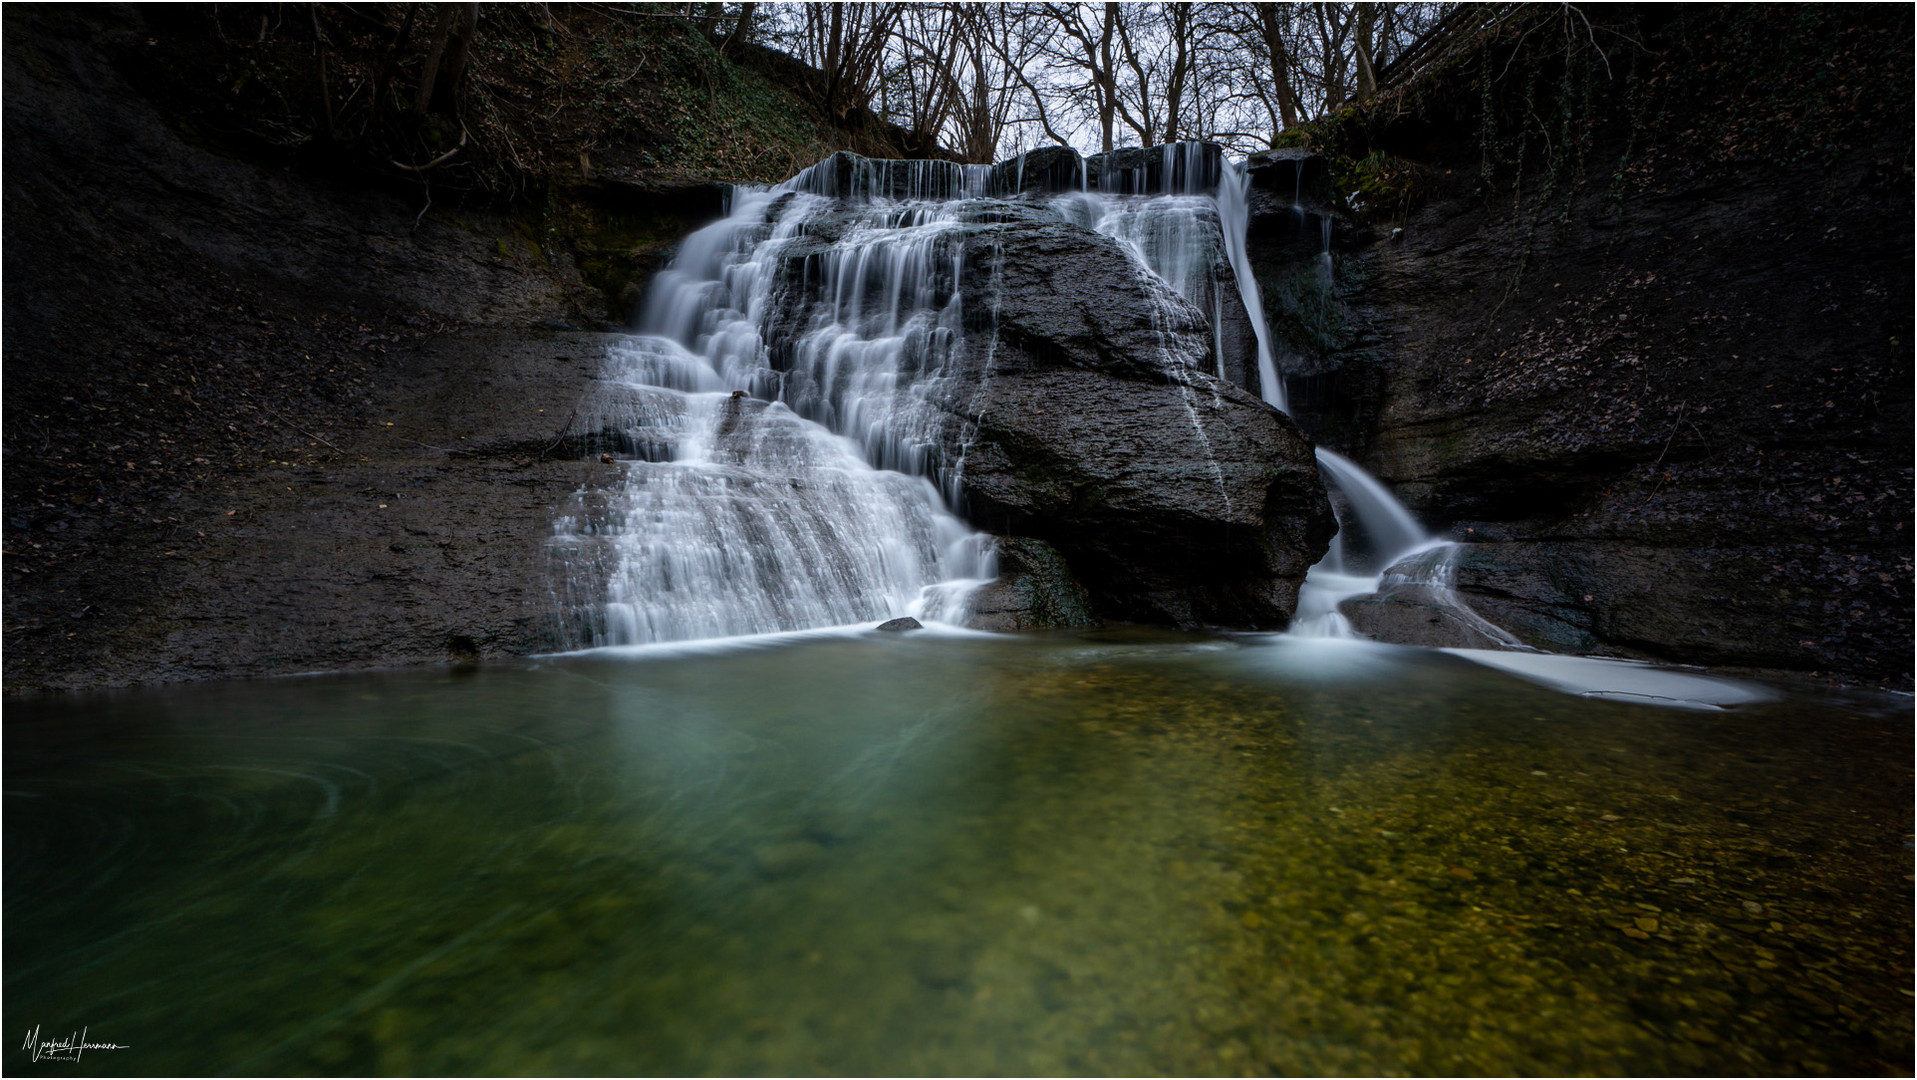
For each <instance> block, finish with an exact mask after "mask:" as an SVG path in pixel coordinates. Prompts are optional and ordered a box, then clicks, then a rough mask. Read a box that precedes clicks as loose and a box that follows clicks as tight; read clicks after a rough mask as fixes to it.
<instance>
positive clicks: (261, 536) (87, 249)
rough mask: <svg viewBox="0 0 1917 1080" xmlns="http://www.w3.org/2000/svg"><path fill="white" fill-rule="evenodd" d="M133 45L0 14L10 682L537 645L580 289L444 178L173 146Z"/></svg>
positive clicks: (82, 683) (566, 486)
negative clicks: (409, 179)
mask: <svg viewBox="0 0 1917 1080" xmlns="http://www.w3.org/2000/svg"><path fill="white" fill-rule="evenodd" d="M109 16H111V17H109ZM145 41H146V35H145V34H144V33H143V31H142V27H141V25H140V23H139V18H138V15H137V13H128V12H124V11H114V12H106V13H94V12H87V13H85V14H84V17H82V14H81V13H78V12H76V11H74V10H73V9H66V8H60V7H45V8H31V7H28V8H20V7H10V8H8V9H7V11H6V36H5V47H6V57H5V79H6V100H5V134H6V145H7V151H8V157H7V165H6V174H5V204H6V210H7V218H8V220H7V224H8V228H7V231H6V248H5V305H4V311H5V346H6V353H5V380H6V390H7V392H6V395H5V400H4V409H5V425H4V431H5V435H4V446H5V459H4V462H5V505H6V517H5V522H4V536H5V540H6V547H5V551H6V560H5V665H6V666H5V681H6V688H7V690H8V691H9V692H19V691H27V690H33V689H39V688H62V687H68V688H73V687H93V686H114V685H124V684H129V683H141V682H155V681H170V680H178V679H188V678H209V677H224V676H233V675H252V674H271V673H284V672H296V671H309V670H315V669H329V668H344V667H359V666H372V665H384V664H395V663H404V662H419V661H432V660H445V659H461V658H469V657H474V656H492V655H504V654H517V653H525V652H529V651H535V650H537V649H540V648H543V647H546V642H547V641H549V640H550V639H549V637H548V635H547V632H546V628H545V627H544V626H543V625H542V620H543V619H544V618H545V612H546V611H547V610H548V608H549V604H548V598H547V593H548V591H549V586H548V584H547V582H546V575H545V565H544V560H545V552H544V541H545V538H546V537H547V536H549V535H550V532H551V512H552V507H553V506H554V505H557V504H558V503H560V502H561V501H562V500H564V499H565V498H566V497H567V496H569V495H570V494H571V493H572V492H573V491H575V490H577V489H578V488H579V487H581V486H582V485H584V484H588V483H590V482H592V479H593V477H594V476H596V475H597V473H596V472H595V469H596V468H597V467H596V466H592V465H587V464H584V463H582V462H579V461H560V460H556V459H555V458H554V456H552V455H547V456H545V457H543V458H542V457H541V452H542V450H543V449H544V448H545V447H546V446H547V445H548V444H550V443H552V442H553V440H554V438H555V436H556V435H557V433H558V431H559V429H560V428H561V426H562V425H563V424H564V423H565V421H566V418H567V416H568V414H569V411H570V410H571V409H572V407H573V405H574V403H575V402H577V401H578V400H579V397H580V393H581V390H582V388H583V387H584V386H585V385H586V384H587V382H588V380H589V379H590V377H591V375H592V374H593V373H594V372H595V371H596V370H597V367H598V358H599V353H598V350H599V347H600V346H599V340H600V339H599V337H598V335H597V334H594V333H591V332H586V331H582V330H579V329H570V330H568V329H564V328H566V327H574V328H578V327H581V326H591V325H596V324H598V322H599V320H600V318H601V317H602V315H603V310H602V309H601V308H600V307H599V304H598V297H597V294H596V293H595V292H594V291H593V290H592V289H590V288H588V287H586V286H585V285H584V283H582V282H581V281H580V279H579V277H578V275H577V274H576V273H575V272H574V271H573V269H572V265H571V259H570V256H568V255H567V254H566V253H565V252H564V251H562V250H551V249H549V248H548V249H544V250H542V249H541V247H540V246H539V245H537V244H535V243H532V242H529V240H528V238H527V237H526V236H525V235H524V233H523V232H522V231H521V230H519V229H518V228H517V226H516V223H515V221H514V220H513V219H511V218H507V217H502V216H500V215H497V214H492V213H488V212H485V211H483V210H475V209H471V208H466V207H461V206H459V205H457V204H456V203H455V202H454V201H453V197H452V196H451V195H450V194H448V193H445V192H440V193H438V194H437V195H436V196H435V206H434V208H433V209H432V210H430V211H428V212H427V213H425V214H424V215H421V213H420V211H421V209H422V206H423V205H424V202H423V199H422V198H418V197H408V196H401V195H397V194H383V193H377V192H368V191H366V190H364V189H359V188H351V187H339V186H334V185H331V184H328V183H326V182H323V181H317V180H313V179H311V178H309V177H306V176H304V175H301V174H297V173H291V172H286V171H283V170H280V169H272V168H265V167H261V166H258V165H254V164H249V163H247V162H243V161H238V160H234V159H232V158H228V157H224V156H221V155H218V154H214V153H210V152H208V151H206V150H203V149H200V148H199V147H197V146H195V145H193V144H192V143H189V142H188V141H185V140H183V139H182V138H181V137H180V136H179V134H178V133H177V132H176V131H175V130H174V129H173V128H171V127H170V126H169V124H168V122H167V120H166V119H165V118H164V117H163V116H162V115H161V114H160V113H159V112H157V111H156V110H155V108H154V107H153V106H152V105H151V104H150V103H149V102H148V101H147V100H146V99H145V98H143V97H141V96H140V95H139V94H137V93H135V92H133V91H132V90H131V89H130V87H129V86H128V84H127V83H126V82H125V81H124V80H123V79H122V78H121V75H120V72H119V69H118V68H117V67H116V65H115V63H114V61H113V59H112V58H113V57H115V56H119V55H123V54H124V53H125V52H126V51H127V50H137V49H139V48H143V47H146V46H145Z"/></svg>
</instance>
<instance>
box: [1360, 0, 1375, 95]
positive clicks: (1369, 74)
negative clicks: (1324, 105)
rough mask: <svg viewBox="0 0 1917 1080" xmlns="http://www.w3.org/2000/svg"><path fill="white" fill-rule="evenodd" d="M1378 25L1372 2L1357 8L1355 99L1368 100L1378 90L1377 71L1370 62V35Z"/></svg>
mask: <svg viewBox="0 0 1917 1080" xmlns="http://www.w3.org/2000/svg"><path fill="white" fill-rule="evenodd" d="M1377 25H1378V8H1377V6H1376V5H1373V4H1363V5H1360V6H1359V8H1358V27H1357V34H1356V40H1355V44H1356V46H1357V49H1356V51H1357V54H1358V74H1357V93H1356V96H1357V99H1358V100H1359V101H1369V100H1371V98H1372V97H1373V96H1374V95H1376V94H1377V92H1378V73H1377V69H1376V68H1375V67H1374V66H1373V64H1372V62H1371V54H1372V42H1371V39H1372V35H1373V34H1374V33H1375V31H1376V29H1377Z"/></svg>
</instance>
